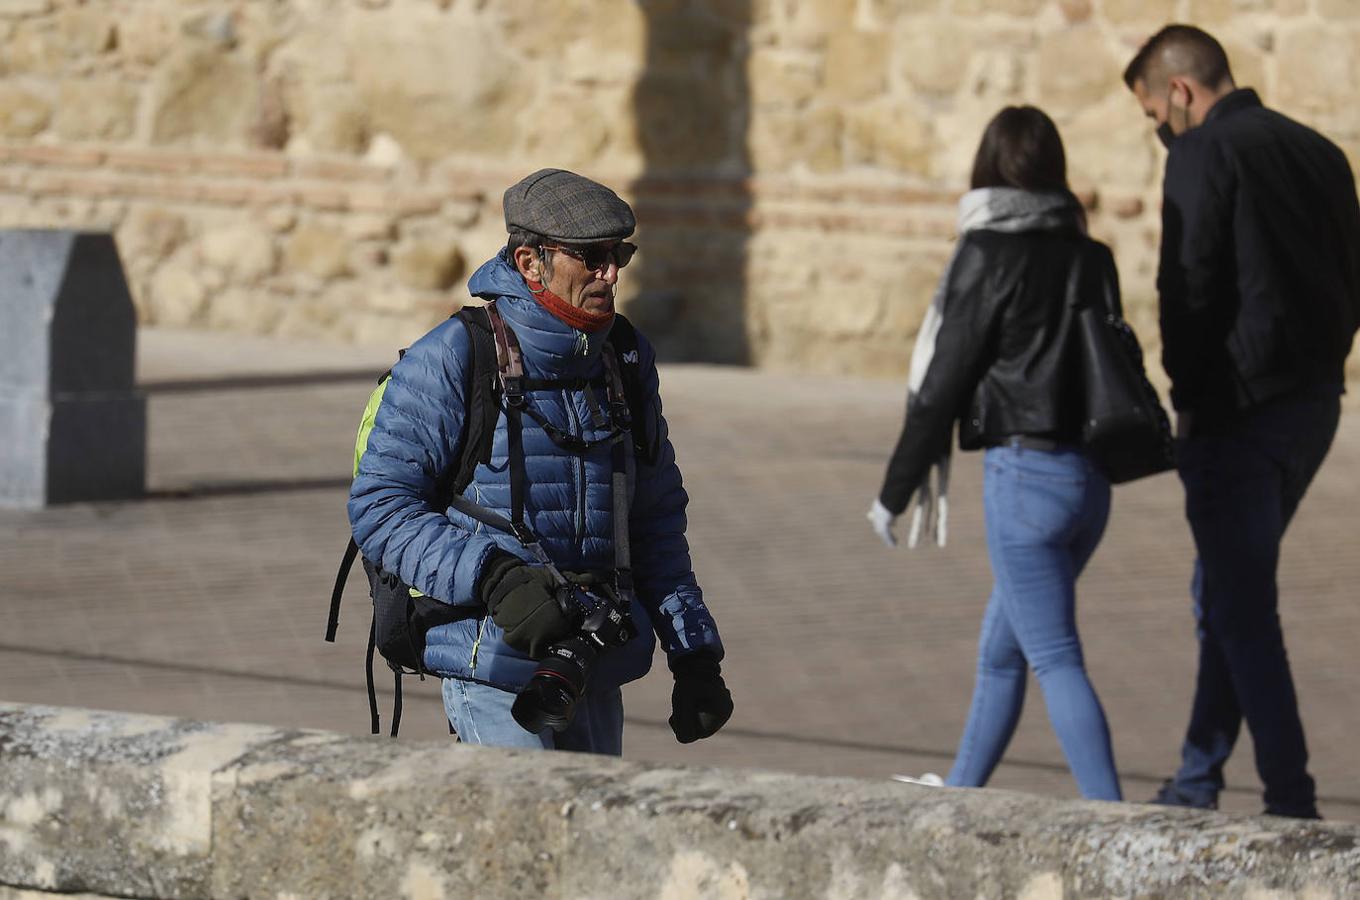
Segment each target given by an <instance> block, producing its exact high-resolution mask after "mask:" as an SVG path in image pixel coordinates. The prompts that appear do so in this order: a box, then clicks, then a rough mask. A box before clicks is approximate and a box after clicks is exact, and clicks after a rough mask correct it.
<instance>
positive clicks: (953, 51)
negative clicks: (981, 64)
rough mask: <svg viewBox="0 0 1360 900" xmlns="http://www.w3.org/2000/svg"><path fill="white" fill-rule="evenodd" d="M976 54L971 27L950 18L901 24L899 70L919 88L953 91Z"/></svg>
mask: <svg viewBox="0 0 1360 900" xmlns="http://www.w3.org/2000/svg"><path fill="white" fill-rule="evenodd" d="M971 55H972V41H971V37H970V33H969V31H968V30H967V29H965V28H963V27H960V26H959V25H958V24H955V23H953V22H950V21H949V20H947V19H937V20H933V21H931V22H929V24H922V23H919V22H912V23H911V24H910V25H909V26H907V27H899V29H898V39H897V41H896V55H895V62H896V66H897V69H898V71H900V72H901V73H902V75H903V76H905V78H906V79H907V81H909V82H910V83H911V84H912V85H913V86H915V87H916V88H917V89H918V90H921V91H924V92H926V93H928V94H942V95H944V94H952V93H954V92H955V91H957V90H958V89H959V87H960V86H961V85H962V84H963V79H964V75H965V74H966V73H967V70H968V59H969V57H970V56H971Z"/></svg>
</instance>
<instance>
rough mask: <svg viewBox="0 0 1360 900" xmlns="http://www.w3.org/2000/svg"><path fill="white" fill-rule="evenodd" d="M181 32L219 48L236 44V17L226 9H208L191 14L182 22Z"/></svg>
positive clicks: (225, 48) (228, 48) (223, 48)
mask: <svg viewBox="0 0 1360 900" xmlns="http://www.w3.org/2000/svg"><path fill="white" fill-rule="evenodd" d="M179 30H180V33H181V34H183V35H185V36H187V37H191V38H196V39H198V40H200V41H205V42H207V43H209V44H211V45H213V46H214V47H217V48H218V49H219V50H230V49H231V48H233V47H235V46H236V40H237V34H236V19H235V17H234V16H232V14H231V13H229V12H227V11H225V10H220V9H219V10H208V11H205V12H201V13H196V14H194V15H191V16H190V17H189V18H187V19H185V20H184V21H183V22H181V23H180V27H179Z"/></svg>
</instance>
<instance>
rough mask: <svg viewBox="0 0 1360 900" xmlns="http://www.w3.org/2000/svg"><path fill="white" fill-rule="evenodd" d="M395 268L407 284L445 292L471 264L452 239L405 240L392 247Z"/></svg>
mask: <svg viewBox="0 0 1360 900" xmlns="http://www.w3.org/2000/svg"><path fill="white" fill-rule="evenodd" d="M391 262H392V270H393V271H394V272H396V274H397V278H398V279H399V280H400V281H401V283H402V284H404V285H406V286H407V287H412V288H417V289H421V290H436V291H442V290H445V289H447V288H449V287H451V286H452V285H453V284H454V283H455V282H457V281H458V280H459V279H460V278H462V277H463V272H464V270H465V269H466V268H467V264H466V262H465V261H464V259H463V251H462V250H461V249H459V246H458V242H457V241H456V240H453V239H452V238H445V239H443V240H439V239H436V238H421V239H416V240H411V241H403V242H402V243H400V244H398V245H397V246H396V247H394V248H393V249H392V256H391Z"/></svg>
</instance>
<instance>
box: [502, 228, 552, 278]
mask: <svg viewBox="0 0 1360 900" xmlns="http://www.w3.org/2000/svg"><path fill="white" fill-rule="evenodd" d="M507 234H508V235H509V237H508V238H507V239H506V241H505V258H506V259H507V260H509V261H510V265H511V266H512V267H513V266H514V265H515V251H516V250H518V249H519V248H520V247H528V248H529V249H530V250H532V251H534V253H535V254H536V255H537V256H538V258H539V261H541V262H542V263H543V274H544V275H546V276H547V277H549V278H551V277H552V271H553V269H552V260H551V259H550V258H549V256H548V254H547V253H546V252H544V250H543V245H544V244H545V243H547V242H548V239H547V238H545V237H544V236H543V235H541V234H539V233H538V232H536V231H528V230H526V229H523V228H516V227H514V226H511V227H510V228H509V229H508V231H507Z"/></svg>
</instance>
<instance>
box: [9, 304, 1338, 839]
mask: <svg viewBox="0 0 1360 900" xmlns="http://www.w3.org/2000/svg"><path fill="white" fill-rule="evenodd" d="M389 360H390V354H389V353H388V351H387V350H386V349H376V350H375V349H373V348H366V349H365V348H359V349H356V348H351V347H344V348H340V347H330V346H326V345H319V344H305V343H301V342H297V341H293V342H281V341H269V340H265V339H259V338H240V337H226V336H221V335H201V334H189V333H174V332H159V331H148V332H144V333H143V335H142V352H141V355H140V363H139V378H140V379H141V381H142V382H143V384H145V385H147V386H148V388H149V389H150V395H149V396H150V434H149V471H150V489H151V497H150V498H149V499H147V500H145V501H141V502H135V503H106V504H78V505H71V506H65V507H58V508H53V509H49V510H43V511H37V512H19V511H12V510H11V511H3V510H0V571H3V572H4V573H5V577H4V578H3V580H2V581H0V622H3V623H4V626H3V629H0V699H4V700H8V701H18V702H32V703H49V704H62V705H72V706H85V707H95V708H104V709H121V710H129V711H136V712H149V713H159V714H166V715H176V716H191V717H197V718H203V719H213V720H228V721H252V722H263V723H269V724H273V725H279V726H288V727H307V728H325V729H333V730H337V731H345V732H351V733H355V734H366V733H367V727H368V721H367V712H366V699H365V690H364V680H363V667H362V663H363V649H364V643H365V639H366V632H367V628H366V626H367V619H366V617H365V615H364V606H365V602H366V598H365V596H364V595H363V593H362V591H361V589H360V587H359V584H360V583H362V578H361V577H358V578H356V580H355V581H354V582H352V588H351V590H350V591H349V592H348V594H347V597H346V608H345V613H344V615H343V616H342V621H341V630H340V640H339V643H338V644H336V645H330V644H326V643H324V642H323V641H322V640H321V634H322V631H323V629H324V621H325V615H326V604H327V599H328V596H329V592H330V584H331V579H332V577H333V575H334V569H335V564H336V562H337V560H338V555H339V553H340V551H341V549H342V548H343V546H344V543H345V539H346V535H347V524H346V521H345V516H344V500H345V493H346V484H347V481H348V471H349V465H350V453H351V446H352V443H351V442H352V436H353V429H354V426H355V423H356V421H357V417H358V414H359V411H360V410H361V408H362V406H363V402H364V399H365V397H366V395H367V393H368V390H369V388H370V386H371V384H372V377H373V375H374V373H376V372H378V371H380V370H381V369H383V368H385V367H386V365H387V363H388V362H389ZM662 383H663V396H664V399H665V401H666V411H667V415H668V417H669V419H670V422H671V428H672V434H673V437H674V440H675V443H676V446H677V452H678V455H679V459H680V462H681V466H682V468H683V470H684V473H685V479H686V486H687V487H688V489H689V491H690V494H691V507H690V539H691V542H692V546H693V551H694V558H695V565H696V569H697V571H698V573H699V577H700V582H701V584H702V585H703V587H704V589H705V593H706V596H707V598H708V601H709V603H710V605H711V606H712V608H713V610H714V612H715V614H716V616H717V618H718V621H719V624H720V626H721V628H722V632H723V636H724V639H725V641H726V644H727V647H728V661H727V663H726V664H725V668H726V671H727V674H728V679H729V682H730V683H731V685H732V686H733V690H734V694H735V696H736V701H737V705H738V706H737V714H736V716H735V717H734V719H733V721H732V722H731V723H730V725H729V726H728V728H727V729H726V730H725V731H724V732H723V733H721V734H720V735H719V736H717V737H716V738H714V739H712V740H710V741H706V742H702V743H699V744H695V745H690V746H688V747H681V746H680V745H678V744H676V743H675V742H674V739H673V738H672V737H671V735H670V732H669V729H668V728H667V727H666V725H665V719H666V716H667V715H668V713H669V703H668V695H669V684H668V679H667V678H666V677H665V675H664V672H657V673H656V674H654V675H653V676H652V677H650V678H648V679H646V680H644V681H642V682H640V683H637V684H635V685H633V686H630V687H629V688H628V690H627V707H628V712H629V725H628V730H627V734H626V740H627V746H626V752H627V754H628V755H629V756H631V757H634V758H639V759H648V760H656V761H664V762H684V763H691V764H712V765H724V766H743V767H759V768H775V769H785V770H793V771H802V772H810V773H824V774H832V773H838V774H855V775H864V776H870V777H879V776H883V777H885V776H887V775H888V774H890V773H893V772H909V773H919V772H922V771H927V770H931V771H937V772H943V771H946V770H947V768H948V765H949V760H950V758H951V756H952V753H953V749H954V744H955V742H956V741H957V739H958V735H959V732H960V729H961V728H962V724H963V718H964V715H965V713H966V710H967V703H968V698H969V695H970V692H971V690H972V673H973V665H974V648H975V642H976V639H977V628H978V624H979V621H980V617H981V613H982V609H983V606H984V604H985V600H986V596H987V593H988V590H989V586H990V574H989V571H988V567H987V562H986V557H985V549H984V546H983V538H982V522H981V499H980V482H981V472H980V457H978V456H977V455H976V454H966V455H963V456H961V457H960V458H959V460H958V461H957V462H956V465H955V479H954V482H955V483H954V486H953V488H952V491H953V507H952V509H953V516H952V522H951V526H952V532H951V544H950V546H949V547H947V548H945V549H943V550H940V549H936V548H933V547H932V548H928V549H921V550H917V551H914V552H909V551H906V550H904V549H903V550H897V551H890V550H888V549H886V548H884V547H882V546H881V545H879V544H878V542H877V539H876V538H874V536H873V535H872V533H871V532H870V531H869V528H868V525H867V523H866V522H865V521H864V518H863V513H864V509H865V508H866V507H867V505H868V502H869V501H870V500H871V499H872V497H873V495H874V492H875V490H876V488H877V486H878V482H879V479H880V477H881V475H882V468H883V464H884V462H885V460H886V456H887V454H888V452H889V450H890V449H891V446H892V442H893V440H894V439H895V437H896V432H897V428H898V427H899V424H900V415H901V409H902V399H903V387H902V384H901V383H900V382H897V381H882V380H868V379H854V378H844V377H840V378H814V377H807V376H799V375H789V374H775V373H765V372H752V371H748V370H741V369H726V368H718V367H708V366H668V367H664V368H663V373H662ZM1358 464H1360V419H1358V418H1356V416H1355V415H1354V414H1353V413H1351V414H1348V415H1347V416H1344V417H1343V420H1342V427H1341V433H1340V434H1339V436H1338V439H1337V442H1336V445H1335V447H1334V448H1333V451H1332V453H1331V456H1330V458H1329V459H1328V462H1327V463H1326V465H1325V466H1324V468H1323V470H1322V473H1321V475H1320V477H1319V480H1318V482H1317V483H1316V484H1315V485H1314V489H1313V491H1312V493H1311V494H1310V496H1309V497H1308V498H1307V499H1306V500H1305V501H1304V504H1303V507H1302V509H1301V511H1300V513H1299V516H1298V518H1297V520H1296V522H1295V524H1294V526H1293V528H1292V530H1291V532H1290V534H1289V536H1288V538H1287V539H1286V542H1285V550H1284V560H1283V563H1282V566H1281V585H1282V590H1283V598H1284V599H1283V603H1282V615H1283V618H1284V620H1285V628H1286V636H1287V639H1288V641H1289V647H1290V652H1291V659H1292V661H1293V665H1294V671H1295V675H1296V679H1297V682H1298V687H1299V692H1300V697H1301V703H1302V707H1303V715H1304V721H1305V723H1306V725H1307V728H1308V734H1309V739H1310V744H1311V747H1312V751H1313V771H1314V774H1315V775H1316V777H1317V780H1318V784H1319V792H1320V806H1321V807H1322V810H1323V813H1324V815H1327V816H1328V817H1331V818H1336V819H1343V820H1349V821H1360V773H1358V772H1357V768H1356V766H1355V764H1354V760H1355V758H1356V754H1355V751H1354V749H1353V743H1352V742H1353V741H1355V740H1357V739H1360V705H1357V704H1356V703H1355V699H1354V698H1355V697H1356V696H1357V694H1358V693H1360V662H1357V661H1356V657H1355V653H1354V649H1353V647H1354V644H1353V642H1354V640H1355V635H1357V634H1360V605H1358V604H1357V603H1356V602H1355V600H1356V590H1355V588H1354V585H1355V584H1356V583H1357V579H1360V555H1357V554H1356V552H1355V536H1354V531H1353V524H1352V523H1353V521H1354V518H1353V510H1354V509H1355V508H1356V505H1357V502H1360V478H1357V477H1356V474H1355V473H1356V472H1357V471H1360V469H1358V468H1357V465H1358ZM1190 561H1191V546H1190V538H1189V532H1188V529H1187V527H1186V525H1185V523H1184V521H1183V519H1182V517H1181V510H1180V491H1179V485H1178V484H1177V483H1176V481H1175V479H1174V477H1172V476H1159V477H1157V478H1153V479H1149V480H1147V481H1146V482H1141V483H1138V484H1134V485H1128V486H1123V487H1119V488H1116V491H1115V503H1114V513H1113V516H1112V519H1111V522H1110V526H1109V529H1108V531H1107V534H1106V537H1105V540H1104V542H1103V544H1102V545H1101V547H1100V549H1099V550H1098V551H1097V553H1096V555H1095V557H1094V559H1093V560H1092V562H1091V565H1090V568H1089V569H1088V571H1087V573H1086V575H1085V576H1084V577H1083V579H1082V581H1081V584H1080V585H1079V616H1080V623H1081V628H1082V634H1083V638H1084V645H1085V650H1086V655H1087V660H1088V664H1089V666H1090V669H1091V672H1092V676H1093V678H1094V680H1095V683H1096V686H1097V689H1098V690H1099V692H1100V694H1101V697H1102V699H1103V701H1104V702H1105V705H1106V709H1107V712H1108V714H1109V718H1110V723H1111V727H1112V730H1113V734H1114V742H1115V750H1116V755H1117V759H1118V763H1119V767H1120V771H1121V773H1122V775H1123V778H1124V785H1125V792H1126V794H1127V795H1128V796H1129V797H1130V798H1131V799H1142V798H1145V797H1147V796H1149V795H1150V794H1151V793H1152V792H1153V790H1155V788H1156V785H1157V784H1158V783H1159V781H1160V779H1161V778H1162V777H1163V776H1165V775H1166V774H1168V773H1169V772H1170V771H1172V769H1173V768H1174V767H1175V764H1176V759H1177V748H1178V743H1179V738H1180V733H1181V729H1182V727H1183V725H1184V722H1185V718H1186V716H1187V714H1188V709H1189V696H1190V691H1191V687H1192V684H1191V682H1192V677H1193V667H1194V654H1195V643H1194V637H1193V633H1192V627H1191V619H1190V612H1189V602H1188V599H1187V593H1186V584H1187V582H1188V579H1189V571H1190ZM381 674H385V670H384V673H380V680H379V684H380V686H382V688H383V691H384V696H383V698H382V709H383V714H384V717H385V716H386V714H387V711H388V709H389V699H388V698H387V697H386V696H385V694H386V690H387V680H386V679H383V678H381ZM408 681H409V680H408ZM402 732H403V738H408V739H417V738H438V737H440V736H441V735H443V736H445V737H446V729H445V725H444V723H443V720H442V715H441V711H440V706H439V701H438V692H437V689H436V686H435V685H434V684H431V683H426V684H419V683H409V684H408V688H407V702H406V713H405V716H404V721H403V728H402ZM383 739H384V740H385V738H383ZM1229 781H1230V788H1229V791H1228V792H1227V793H1226V794H1225V795H1224V797H1223V806H1224V808H1226V809H1229V810H1233V811H1241V812H1251V811H1258V810H1259V809H1260V799H1259V788H1258V787H1257V782H1256V777H1255V774H1254V771H1253V768H1252V763H1251V754H1250V745H1249V742H1248V741H1247V740H1246V738H1245V736H1244V739H1243V744H1242V746H1241V747H1240V748H1239V752H1238V754H1237V755H1236V757H1235V758H1234V759H1233V761H1232V763H1231V765H1230V769H1229ZM993 784H994V785H995V786H998V787H1009V788H1016V789H1021V790H1030V791H1036V792H1042V793H1048V794H1053V795H1058V796H1075V795H1076V791H1075V788H1074V787H1073V785H1072V782H1071V778H1070V776H1069V775H1068V774H1067V770H1066V767H1065V764H1064V762H1063V759H1062V756H1061V753H1060V751H1059V749H1058V746H1057V742H1056V740H1055V739H1054V737H1053V735H1052V733H1051V731H1050V729H1049V727H1048V723H1047V719H1046V714H1045V710H1044V705H1043V702H1042V695H1041V694H1040V692H1039V691H1038V689H1037V686H1036V685H1034V684H1033V682H1031V686H1030V692H1029V703H1028V705H1027V707H1026V710H1025V714H1024V717H1023V719H1022V721H1021V724H1020V728H1019V730H1018V732H1017V733H1016V736H1015V739H1014V741H1013V743H1012V745H1011V747H1010V750H1009V752H1008V754H1007V757H1006V760H1005V761H1004V762H1003V764H1002V766H1001V768H1000V769H999V770H998V772H997V774H996V776H995V778H994V781H993ZM884 789H885V790H893V789H894V787H893V785H892V783H891V782H888V781H885V782H884Z"/></svg>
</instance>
